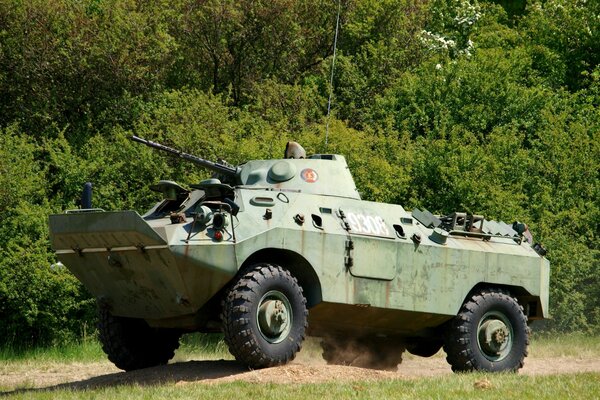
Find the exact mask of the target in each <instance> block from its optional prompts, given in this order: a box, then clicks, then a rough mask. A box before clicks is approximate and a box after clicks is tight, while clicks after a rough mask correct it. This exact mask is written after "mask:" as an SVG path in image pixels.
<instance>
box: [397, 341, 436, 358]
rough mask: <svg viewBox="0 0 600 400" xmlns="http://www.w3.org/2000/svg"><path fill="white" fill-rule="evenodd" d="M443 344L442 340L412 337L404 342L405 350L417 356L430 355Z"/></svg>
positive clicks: (434, 353)
mask: <svg viewBox="0 0 600 400" xmlns="http://www.w3.org/2000/svg"><path fill="white" fill-rule="evenodd" d="M443 345H444V342H443V340H427V339H422V340H416V339H414V340H409V341H407V342H406V351H408V352H409V353H410V354H412V355H415V356H419V357H432V356H434V355H436V354H437V352H438V351H440V349H441V348H442V346H443Z"/></svg>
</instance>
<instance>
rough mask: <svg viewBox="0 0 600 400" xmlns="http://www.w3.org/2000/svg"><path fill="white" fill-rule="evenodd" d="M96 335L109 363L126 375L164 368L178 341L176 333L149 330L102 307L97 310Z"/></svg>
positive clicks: (141, 321)
mask: <svg viewBox="0 0 600 400" xmlns="http://www.w3.org/2000/svg"><path fill="white" fill-rule="evenodd" d="M98 332H99V337H100V342H101V343H102V350H104V352H105V353H106V355H107V356H108V359H109V360H110V361H112V363H113V364H115V365H116V366H117V368H120V369H122V370H125V371H133V370H136V369H141V368H148V367H154V366H157V365H163V364H166V363H167V362H169V360H170V359H171V358H173V356H174V355H175V350H176V349H177V348H179V338H180V337H181V333H180V332H179V331H177V330H173V329H157V328H151V327H150V326H148V324H147V323H146V321H144V320H143V319H137V318H124V317H116V316H114V315H112V314H111V313H110V311H109V309H108V307H105V306H99V307H98Z"/></svg>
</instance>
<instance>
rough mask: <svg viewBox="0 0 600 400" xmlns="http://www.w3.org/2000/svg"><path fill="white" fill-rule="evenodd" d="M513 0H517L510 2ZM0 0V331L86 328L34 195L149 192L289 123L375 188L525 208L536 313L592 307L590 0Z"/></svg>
mask: <svg viewBox="0 0 600 400" xmlns="http://www.w3.org/2000/svg"><path fill="white" fill-rule="evenodd" d="M525 3H527V4H525ZM337 9H338V8H337V2H333V1H331V2H324V1H317V0H307V1H302V2H297V1H293V0H275V1H271V2H255V1H251V0H243V1H236V2H232V1H226V0H208V1H203V2H195V1H189V0H175V1H165V0H152V1H136V0H78V1H75V0H22V1H12V0H0V171H1V175H0V221H1V222H0V243H1V245H0V341H2V342H4V343H20V344H43V343H55V342H61V341H64V340H68V339H69V338H73V337H77V336H78V335H81V334H82V333H83V331H84V330H85V329H86V328H85V327H88V326H89V325H90V324H91V323H93V322H92V315H93V301H92V300H91V299H89V296H88V295H87V294H86V292H85V290H84V289H83V288H82V287H81V286H80V285H79V283H78V282H77V281H76V280H75V279H74V278H73V277H72V276H71V275H70V274H69V273H68V272H67V271H66V270H64V268H61V267H60V266H54V267H51V265H53V263H54V258H53V255H52V252H51V250H50V248H49V243H48V232H47V222H46V221H47V216H48V214H50V213H52V212H58V211H60V210H64V209H68V208H74V207H76V201H77V198H78V197H79V195H80V189H81V186H82V184H83V183H84V182H86V181H88V180H91V181H93V182H94V185H95V186H94V187H95V194H94V195H95V206H98V207H102V208H105V209H110V210H114V209H123V208H133V209H137V210H140V211H141V210H143V209H145V208H146V207H148V206H149V205H150V204H152V202H153V201H154V200H155V198H154V196H153V195H152V193H151V192H150V191H149V190H148V189H147V186H148V184H150V183H152V182H154V181H156V180H158V179H167V178H168V179H175V180H178V181H180V182H182V183H193V182H197V181H198V180H199V179H201V178H202V177H205V176H206V172H205V171H201V170H197V169H194V168H193V167H192V166H191V165H187V164H179V163H177V162H175V161H174V160H172V159H167V158H164V157H163V156H160V155H157V154H155V153H152V152H151V151H150V150H149V149H146V148H143V147H142V146H140V145H137V144H135V143H132V142H130V141H129V140H127V136H128V135H130V134H131V133H135V134H138V135H140V136H145V137H148V138H151V139H156V140H161V141H164V142H166V143H167V144H170V145H173V146H176V147H179V148H182V149H185V150H186V151H188V152H192V153H195V154H197V155H199V156H202V157H206V158H208V159H211V160H215V159H216V158H218V157H221V158H224V159H227V160H228V161H229V162H231V163H240V162H243V161H245V160H248V159H251V158H268V157H280V156H281V155H282V152H283V148H284V144H285V143H286V141H287V140H290V139H293V140H297V141H299V142H301V143H302V144H303V145H304V147H305V148H307V150H308V151H309V152H325V151H326V152H331V153H342V154H345V155H346V156H347V157H348V160H349V164H350V167H351V169H352V171H353V173H354V176H355V179H356V181H357V185H358V187H359V189H360V190H361V192H362V194H363V197H364V198H365V199H369V200H377V201H385V202H392V203H398V204H402V205H403V206H405V207H406V208H409V209H410V208H413V207H426V208H427V209H429V210H430V211H432V212H437V213H447V212H452V211H456V210H465V211H470V212H475V213H480V214H484V215H486V216H487V217H490V218H494V219H503V220H505V221H513V220H516V219H518V220H521V221H526V222H528V223H529V225H530V227H531V230H532V231H533V233H534V235H535V237H536V239H537V240H539V241H541V242H542V243H544V245H545V246H546V247H547V248H548V249H549V255H548V258H549V259H550V261H551V263H552V277H551V307H552V309H551V312H552V314H553V316H554V319H553V320H552V321H550V322H548V323H547V325H546V327H547V328H549V329H559V330H583V331H587V330H593V329H595V328H598V327H599V326H600V274H599V271H598V267H599V265H598V264H599V261H598V260H599V257H600V256H599V254H600V253H599V251H600V249H599V246H598V234H599V232H600V179H599V178H600V176H599V168H598V161H599V160H600V111H599V105H600V67H599V65H598V64H599V62H600V3H599V2H592V1H584V0H578V1H564V0H547V1H541V0H539V1H532V2H511V1H483V0H480V1H479V2H477V1H475V0H471V1H466V0H465V1H451V0H430V1H419V0H383V1H381V0H345V1H342V2H341V27H340V36H339V45H338V53H337V59H336V69H335V79H334V91H333V93H334V96H333V110H332V111H333V115H332V118H331V121H330V129H329V133H328V145H327V146H326V145H325V126H326V118H325V113H326V108H327V96H328V93H329V74H330V68H331V61H332V60H331V58H332V54H333V36H334V30H335V20H336V13H337Z"/></svg>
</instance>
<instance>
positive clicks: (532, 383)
mask: <svg viewBox="0 0 600 400" xmlns="http://www.w3.org/2000/svg"><path fill="white" fill-rule="evenodd" d="M482 381H484V382H487V384H488V385H487V386H486V388H484V389H480V388H477V387H476V385H475V384H476V383H477V382H482ZM598 397H600V375H599V374H590V373H587V374H572V375H555V376H541V377H532V376H521V375H515V374H499V375H485V374H461V375H449V376H445V377H441V378H422V379H414V380H400V379H392V380H385V381H376V382H352V383H341V384H340V383H326V384H288V385H279V384H257V383H245V382H234V383H224V384H216V385H207V384H204V383H190V384H185V385H175V384H167V385H158V386H139V385H138V386H135V385H134V386H130V385H126V386H115V387H106V388H102V389H96V390H83V391H73V390H59V391H46V392H45V391H28V392H21V393H18V394H15V395H13V396H11V398H15V399H55V398H61V399H95V398H102V399H149V398H168V399H170V400H173V399H192V398H206V399H214V400H219V399H232V398H237V399H242V398H243V399H278V400H283V399H311V398H324V399H461V400H462V399H500V398H503V399H519V400H527V399H532V400H542V399H552V400H556V399H563V398H569V399H570V400H572V399H594V398H598Z"/></svg>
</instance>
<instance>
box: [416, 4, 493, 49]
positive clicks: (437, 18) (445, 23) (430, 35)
mask: <svg viewBox="0 0 600 400" xmlns="http://www.w3.org/2000/svg"><path fill="white" fill-rule="evenodd" d="M481 16H482V11H481V7H480V6H479V3H478V2H477V0H472V1H467V0H461V1H456V0H434V1H432V4H431V20H430V22H429V24H428V28H429V29H424V30H423V31H421V42H422V43H423V45H424V46H425V48H426V49H427V50H429V51H431V52H434V53H439V54H442V55H448V56H450V57H452V58H456V57H458V56H461V55H464V56H467V57H469V56H470V55H471V53H472V52H473V49H474V44H473V41H472V40H471V39H470V36H471V34H472V32H473V31H474V29H475V27H476V24H477V21H479V19H480V18H481Z"/></svg>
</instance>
